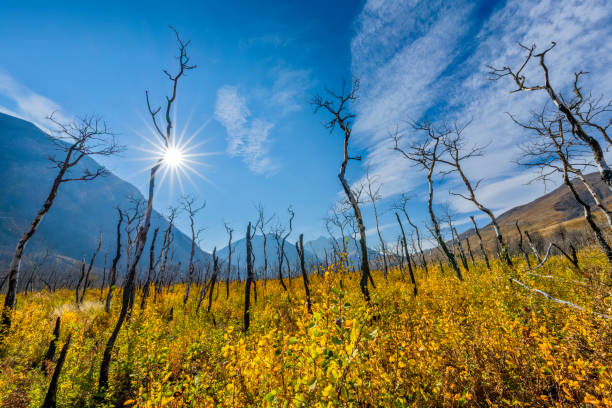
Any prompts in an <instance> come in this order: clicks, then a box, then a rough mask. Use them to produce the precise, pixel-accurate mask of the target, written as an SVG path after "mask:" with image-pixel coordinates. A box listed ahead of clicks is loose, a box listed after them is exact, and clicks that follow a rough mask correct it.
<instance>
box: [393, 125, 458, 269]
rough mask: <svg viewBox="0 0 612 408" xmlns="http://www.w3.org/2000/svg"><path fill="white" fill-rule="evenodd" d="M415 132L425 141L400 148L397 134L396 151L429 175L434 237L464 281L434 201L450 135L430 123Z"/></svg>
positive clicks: (399, 136)
mask: <svg viewBox="0 0 612 408" xmlns="http://www.w3.org/2000/svg"><path fill="white" fill-rule="evenodd" d="M413 127H414V128H415V130H417V131H420V132H424V133H425V136H426V137H425V139H424V140H423V141H422V142H421V143H418V142H417V143H414V144H412V145H411V146H409V147H408V148H403V147H401V146H400V139H401V135H400V134H399V133H396V134H395V135H394V137H393V139H394V142H395V145H394V150H396V151H398V152H399V153H401V154H402V156H404V158H406V159H408V160H410V161H411V162H413V163H414V165H415V166H418V167H420V168H421V169H422V170H424V171H425V172H426V174H427V183H428V186H429V195H428V200H427V209H428V211H429V217H430V218H431V223H432V226H433V230H432V232H433V236H434V238H435V239H436V241H437V242H438V245H439V247H440V248H441V250H442V251H443V252H444V255H445V256H446V257H447V258H448V260H449V262H450V264H451V266H452V268H453V270H454V271H455V274H456V275H457V278H459V280H463V276H462V275H461V271H460V270H459V265H457V260H456V259H455V255H454V254H453V253H452V252H451V251H450V250H449V249H448V247H447V245H446V242H445V241H444V238H443V237H442V230H441V228H440V223H439V222H438V219H437V217H436V214H435V212H434V209H433V199H434V174H435V170H436V164H438V162H439V159H440V156H441V155H442V153H443V149H442V146H441V141H442V139H443V138H444V137H445V136H446V135H447V134H448V133H449V131H448V130H447V129H441V130H438V129H435V127H434V126H433V124H431V123H429V122H425V123H421V124H419V123H415V124H413Z"/></svg>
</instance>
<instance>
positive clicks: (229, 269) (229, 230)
mask: <svg viewBox="0 0 612 408" xmlns="http://www.w3.org/2000/svg"><path fill="white" fill-rule="evenodd" d="M224 225H225V231H227V233H228V235H229V243H228V244H227V248H228V250H229V254H228V256H227V275H226V276H225V299H226V300H227V299H229V292H230V291H229V287H230V275H231V273H232V233H233V232H234V229H233V228H231V227H230V226H229V225H228V224H227V223H225V224H224ZM264 251H265V249H264ZM264 257H265V255H264ZM264 262H265V261H264Z"/></svg>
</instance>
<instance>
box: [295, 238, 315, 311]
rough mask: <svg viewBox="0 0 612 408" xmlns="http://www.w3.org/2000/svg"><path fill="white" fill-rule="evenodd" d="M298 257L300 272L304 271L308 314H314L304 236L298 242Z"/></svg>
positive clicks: (303, 278) (296, 246) (296, 245)
mask: <svg viewBox="0 0 612 408" xmlns="http://www.w3.org/2000/svg"><path fill="white" fill-rule="evenodd" d="M295 248H296V249H297V253H298V256H299V257H300V270H301V271H302V280H303V281H304V291H305V292H306V306H307V308H308V313H310V314H312V302H311V300H310V284H309V282H308V274H307V273H306V267H305V265H304V234H300V240H299V241H298V242H296V244H295Z"/></svg>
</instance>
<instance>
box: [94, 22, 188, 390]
mask: <svg viewBox="0 0 612 408" xmlns="http://www.w3.org/2000/svg"><path fill="white" fill-rule="evenodd" d="M172 30H173V31H174V33H175V35H176V40H177V42H178V48H179V56H178V61H179V71H178V73H177V74H176V75H172V74H170V73H169V72H168V71H164V73H165V74H166V75H167V76H168V79H169V80H170V82H171V84H172V91H171V94H170V96H169V97H166V115H165V117H166V129H165V132H163V131H162V130H161V129H160V127H159V124H158V121H157V115H158V114H159V112H160V110H161V107H158V108H155V109H153V108H152V107H151V103H150V101H149V92H148V91H147V92H146V93H145V95H146V102H147V108H148V110H149V114H150V115H151V119H152V121H153V125H154V127H155V130H156V131H157V133H158V136H159V138H160V140H161V143H162V145H163V146H164V148H165V149H167V148H169V146H170V143H171V137H172V132H173V130H172V119H171V117H172V115H171V113H172V105H173V103H174V101H175V100H176V92H177V86H178V82H179V80H180V78H181V77H182V76H183V74H184V73H185V72H186V71H188V70H191V69H193V68H195V65H189V57H188V56H187V46H188V45H189V41H187V42H185V41H183V40H182V39H181V38H180V36H179V35H178V32H177V31H176V30H174V28H172ZM163 164H164V157H163V156H162V157H159V158H158V159H157V161H156V162H155V164H154V165H153V167H151V170H150V176H149V192H148V194H149V197H148V200H147V208H146V212H145V214H144V221H143V223H142V225H141V226H140V228H139V229H138V235H137V237H136V244H135V249H134V254H133V259H132V260H131V262H130V264H129V265H128V273H127V277H126V279H125V284H124V288H123V299H122V304H121V311H120V312H119V317H118V318H117V323H116V324H115V328H114V329H113V332H112V334H111V336H110V338H109V339H108V342H107V343H106V347H105V349H104V354H103V357H102V363H101V365H100V376H99V380H98V393H99V395H100V396H101V397H102V398H104V394H105V393H106V390H107V388H108V375H109V369H110V361H111V356H112V351H113V348H114V346H115V341H116V340H117V336H118V335H119V331H120V330H121V326H122V325H123V322H124V320H125V317H126V316H127V313H128V308H129V304H130V294H131V293H132V291H133V288H134V281H135V277H136V268H137V266H138V261H139V260H140V256H141V255H142V251H143V250H144V246H145V243H146V241H147V234H148V232H149V227H150V225H151V213H152V212H153V199H154V193H155V177H156V175H157V172H158V171H159V169H160V168H161V166H162V165H163Z"/></svg>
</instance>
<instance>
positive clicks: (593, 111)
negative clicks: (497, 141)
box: [489, 42, 612, 189]
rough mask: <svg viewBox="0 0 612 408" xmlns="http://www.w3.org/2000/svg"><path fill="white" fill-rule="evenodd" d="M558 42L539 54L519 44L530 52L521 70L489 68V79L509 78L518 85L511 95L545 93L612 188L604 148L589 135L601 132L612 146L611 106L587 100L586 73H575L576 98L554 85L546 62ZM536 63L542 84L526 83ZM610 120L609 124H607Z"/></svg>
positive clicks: (533, 47) (598, 101) (588, 98)
mask: <svg viewBox="0 0 612 408" xmlns="http://www.w3.org/2000/svg"><path fill="white" fill-rule="evenodd" d="M555 45H556V43H555V42H553V43H552V44H551V45H550V46H549V47H548V48H546V49H544V50H543V51H542V52H540V53H536V45H535V44H533V45H532V46H530V47H528V46H525V45H523V44H520V43H519V46H520V47H521V48H523V49H524V50H526V51H527V55H526V56H525V58H524V61H523V63H522V64H521V66H520V67H519V68H518V69H512V68H510V67H507V66H505V67H503V68H494V67H491V66H489V68H490V70H491V71H490V79H492V80H499V79H501V78H504V77H510V78H511V79H512V80H513V81H514V83H515V84H516V86H517V87H516V89H515V90H514V91H512V92H521V91H545V92H546V93H547V94H548V96H549V98H550V101H552V102H553V103H554V105H555V107H556V109H557V112H558V113H559V114H560V115H561V116H562V117H563V118H564V120H566V121H567V122H568V123H569V125H570V129H571V132H572V134H573V135H574V136H575V137H576V138H577V139H579V140H580V141H582V142H583V143H585V144H586V145H587V146H588V147H589V149H590V151H591V153H592V155H593V162H594V163H595V166H596V167H597V169H598V170H599V173H600V175H601V179H602V180H603V182H604V183H605V184H606V185H607V186H608V188H610V189H612V170H610V167H609V166H608V163H607V162H606V158H605V156H604V152H603V149H602V148H601V145H600V143H599V141H598V140H597V138H596V137H594V136H592V135H591V134H589V130H593V131H596V132H598V133H599V134H600V135H601V136H602V137H603V138H604V139H605V140H606V142H607V143H609V144H612V141H611V140H610V138H609V137H608V134H607V130H608V127H609V126H610V125H611V124H612V119H611V118H610V111H611V107H612V105H611V103H610V102H608V103H605V104H601V101H600V100H598V99H595V98H593V97H592V96H591V95H589V96H588V97H586V98H585V97H584V93H583V91H582V90H581V88H580V85H579V81H580V77H581V76H582V75H584V74H585V72H582V71H581V72H577V73H575V74H574V83H573V88H574V97H573V98H566V97H564V96H563V95H562V94H561V93H559V92H558V91H557V90H555V89H554V87H553V86H552V84H551V81H550V72H549V68H548V66H547V64H546V62H545V57H546V54H547V53H548V52H550V51H551V50H552V49H553V48H554V47H555ZM534 59H535V60H537V61H538V63H539V66H540V68H541V70H542V73H543V75H544V78H543V80H542V81H541V82H539V83H537V82H534V83H527V78H526V76H525V69H526V68H527V66H528V65H529V63H530V62H531V61H533V60H534ZM606 119H607V122H606Z"/></svg>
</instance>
